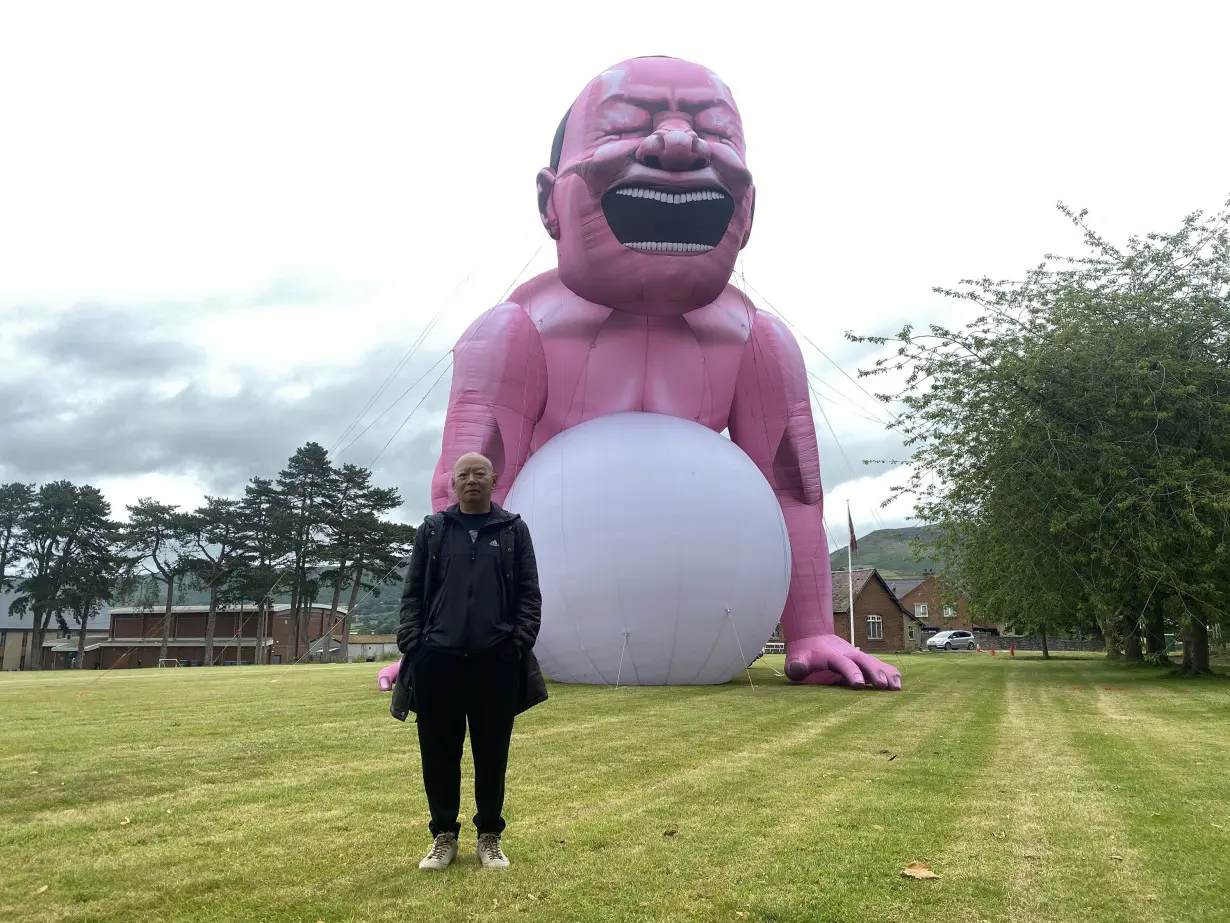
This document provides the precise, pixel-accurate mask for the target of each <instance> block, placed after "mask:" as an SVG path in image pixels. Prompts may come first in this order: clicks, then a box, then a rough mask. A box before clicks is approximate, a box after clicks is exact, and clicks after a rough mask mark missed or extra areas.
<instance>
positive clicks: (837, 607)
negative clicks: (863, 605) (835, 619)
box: [833, 567, 876, 613]
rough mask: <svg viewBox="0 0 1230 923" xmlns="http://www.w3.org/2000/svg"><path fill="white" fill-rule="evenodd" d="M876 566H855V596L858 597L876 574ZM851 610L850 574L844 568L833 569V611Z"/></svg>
mask: <svg viewBox="0 0 1230 923" xmlns="http://www.w3.org/2000/svg"><path fill="white" fill-rule="evenodd" d="M875 572H876V571H875V568H874V567H856V568H854V598H855V599H858V597H859V595H860V594H861V593H862V592H863V590H864V589H866V587H867V581H869V580H870V579H871V578H872V577H873V576H874V575H875ZM849 611H850V575H849V574H848V573H847V572H846V571H844V570H835V571H833V612H835V613H836V612H849Z"/></svg>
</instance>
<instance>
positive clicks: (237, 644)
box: [43, 605, 346, 670]
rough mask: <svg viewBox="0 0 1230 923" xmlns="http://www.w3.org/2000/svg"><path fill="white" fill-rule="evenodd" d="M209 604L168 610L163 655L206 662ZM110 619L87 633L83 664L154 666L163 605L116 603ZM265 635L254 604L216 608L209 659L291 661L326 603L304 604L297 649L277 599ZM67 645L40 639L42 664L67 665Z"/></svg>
mask: <svg viewBox="0 0 1230 923" xmlns="http://www.w3.org/2000/svg"><path fill="white" fill-rule="evenodd" d="M208 616H209V606H202V605H198V606H174V607H173V608H172V610H171V630H170V640H169V642H168V645H167V659H169V660H175V661H178V662H179V664H180V665H181V666H204V665H205V642H206V638H205V622H206V619H207V618H208ZM110 617H111V624H110V628H109V630H108V632H107V633H106V634H105V635H103V636H96V637H87V639H86V641H87V643H86V647H85V659H84V660H83V669H86V670H90V669H104V670H109V669H112V668H131V667H156V666H158V655H159V653H160V649H161V647H162V628H163V624H162V623H163V618H164V610H162V609H147V608H115V609H112V610H111V612H110ZM265 621H266V623H267V624H266V626H265V631H264V637H260V636H259V632H260V629H261V625H260V618H259V615H258V613H257V611H256V607H255V606H244V607H243V608H241V609H227V610H219V611H218V613H217V614H216V616H215V624H214V650H213V660H212V663H213V664H215V665H231V664H236V663H241V664H251V663H262V664H276V663H293V662H294V661H295V660H297V659H298V658H299V657H302V656H303V655H304V654H305V653H307V651H308V648H309V646H310V645H311V644H312V643H313V642H315V641H317V640H319V639H320V638H323V637H324V635H325V630H326V628H327V627H328V624H329V607H328V606H324V605H313V606H311V607H309V608H308V609H307V612H306V619H305V621H306V623H307V637H306V638H304V639H302V640H301V642H300V644H299V649H298V651H297V652H296V651H295V650H294V625H293V623H292V621H291V611H290V606H289V605H275V606H273V607H272V610H271V611H270V612H269V613H268V614H267V615H266V619H265ZM345 621H346V610H345V608H344V607H343V608H342V609H340V610H339V612H338V619H337V621H336V623H335V624H334V626H333V637H334V638H335V639H338V640H337V642H335V645H334V646H335V647H338V646H340V641H341V639H342V637H343V635H344V633H345V627H346V626H345ZM68 646H70V645H69V644H67V643H65V642H61V643H60V645H59V646H58V647H54V648H53V647H52V646H51V645H50V644H45V645H44V648H45V650H44V657H43V666H44V668H45V669H56V668H63V667H65V666H68V665H71V662H72V660H71V657H70V654H69V651H67V650H65V649H64V648H66V647H68ZM76 650H77V646H76V642H75V638H74V639H73V640H72V643H71V656H75V654H76Z"/></svg>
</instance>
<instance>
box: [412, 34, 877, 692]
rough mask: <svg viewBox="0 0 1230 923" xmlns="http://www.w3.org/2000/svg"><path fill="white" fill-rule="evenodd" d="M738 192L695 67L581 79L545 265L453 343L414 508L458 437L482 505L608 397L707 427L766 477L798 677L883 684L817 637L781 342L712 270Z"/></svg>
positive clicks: (821, 585) (817, 613)
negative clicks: (774, 504)
mask: <svg viewBox="0 0 1230 923" xmlns="http://www.w3.org/2000/svg"><path fill="white" fill-rule="evenodd" d="M755 199H756V192H755V188H754V187H753V185H752V176H751V173H749V172H748V168H747V165H746V163H745V161H744V140H743V126H742V123H741V121H740V117H739V110H738V109H737V108H736V106H735V102H734V98H733V97H732V96H731V92H730V90H729V88H727V86H726V85H725V84H724V83H723V82H722V81H721V80H719V79H718V78H717V77H716V76H715V75H714V74H713V73H712V72H710V71H709V70H707V69H706V68H704V67H701V66H699V65H696V64H691V63H689V62H686V61H681V60H678V59H675V58H664V57H654V58H636V59H634V60H630V61H625V62H623V63H622V64H618V65H616V66H615V67H612V68H610V69H609V70H607V71H604V72H603V73H601V74H599V75H598V76H597V77H596V78H594V79H593V80H592V81H591V82H590V83H589V85H588V86H587V87H586V88H585V90H584V91H583V92H582V93H581V95H580V96H579V97H578V98H577V100H576V102H575V103H574V104H573V106H572V108H571V109H570V110H569V112H568V114H567V115H566V116H565V118H564V121H563V123H561V125H560V129H559V132H558V134H557V136H556V139H555V144H554V146H553V150H552V162H551V166H550V167H549V168H546V169H543V170H542V171H540V172H539V174H538V210H539V213H540V214H541V216H542V223H543V226H544V227H545V228H546V230H547V233H548V234H550V235H551V237H552V238H554V239H555V241H556V242H557V253H558V269H556V270H552V271H551V272H546V273H543V274H542V275H540V276H537V277H536V278H534V279H532V280H530V281H529V282H527V283H525V284H524V285H522V286H521V287H519V288H518V289H517V290H516V291H515V292H513V294H512V297H511V299H510V300H509V301H507V302H505V303H503V304H499V305H496V306H495V307H494V308H492V309H491V310H490V311H488V312H487V313H486V314H484V315H483V316H482V317H480V318H479V319H478V320H476V321H475V322H474V323H473V324H472V325H471V326H470V328H469V329H468V330H467V331H466V332H465V333H464V334H463V335H462V337H461V339H460V340H459V341H458V343H457V346H456V347H455V348H454V352H453V355H454V367H453V382H452V391H451V394H450V397H449V407H448V415H447V418H446V421H445V425H444V442H443V451H442V453H441V456H440V460H439V463H438V465H437V466H436V470H435V475H434V478H433V481H432V506H433V508H434V509H436V510H441V509H443V508H445V507H446V506H448V505H449V504H450V503H452V502H454V500H455V498H454V497H453V496H452V495H451V485H450V473H451V471H452V467H453V463H454V462H455V461H456V459H457V458H458V457H460V456H461V455H462V454H464V453H466V452H481V453H483V454H484V455H486V456H487V457H488V458H490V459H491V460H492V462H493V464H494V466H495V468H496V471H497V472H498V473H499V475H500V479H499V486H498V489H497V491H496V495H495V499H496V501H497V502H499V501H502V500H503V498H504V497H505V495H506V494H507V492H508V490H509V488H510V487H511V486H512V485H513V483H514V481H515V480H516V478H517V474H518V472H520V471H521V469H522V467H523V466H524V465H525V463H526V461H527V460H528V459H529V457H530V456H531V454H533V453H534V452H535V451H536V450H537V449H539V448H541V447H542V446H543V445H544V444H545V443H546V442H547V441H548V440H549V439H551V438H552V437H553V436H555V435H556V434H558V433H560V432H562V431H563V430H566V429H568V428H570V427H573V426H576V425H577V424H579V423H582V422H584V421H586V420H590V419H593V418H595V417H600V416H604V415H606V414H613V413H618V412H621V411H646V412H651V413H658V414H669V415H672V416H677V417H682V418H684V419H686V420H692V421H695V422H697V423H700V424H702V425H704V426H707V427H709V428H710V429H712V430H714V431H716V432H721V431H722V430H724V429H729V434H730V438H731V440H732V441H733V442H734V443H735V444H736V445H738V446H739V447H740V448H742V449H743V451H744V452H746V453H747V455H748V456H749V457H750V458H751V459H752V460H753V461H754V462H755V463H756V465H757V466H758V467H759V468H760V470H761V472H763V474H764V476H765V478H767V479H768V481H769V484H770V485H771V486H772V488H773V490H774V491H775V493H776V495H777V497H778V499H779V501H780V503H781V507H782V512H783V514H784V516H785V521H786V527H787V529H788V531H789V534H790V546H791V554H792V559H793V564H792V572H791V581H790V589H789V595H788V597H787V601H786V606H785V611H784V612H783V614H782V619H781V623H782V629H783V632H784V634H785V636H786V675H787V676H788V677H789V678H790V679H791V680H793V681H795V682H798V683H818V684H845V685H849V686H854V687H865V686H874V687H875V688H879V689H900V688H901V675H900V673H899V672H898V671H897V670H896V669H895V668H893V667H891V666H889V665H887V664H885V663H882V662H881V661H879V660H877V659H876V658H875V657H872V656H871V655H869V654H866V653H862V652H860V651H858V650H856V649H855V648H854V647H852V646H851V645H850V644H849V643H848V642H846V641H844V640H842V639H841V638H839V637H837V635H835V634H834V633H833V610H832V592H831V573H830V570H829V554H828V542H827V540H826V538H825V531H824V520H823V518H822V515H821V511H822V508H823V503H824V494H823V490H822V488H821V485H820V464H819V455H818V452H817V448H816V432H815V423H814V420H813V418H812V410H811V404H810V401H809V395H808V389H807V385H806V368H805V367H804V364H803V356H802V354H801V353H800V351H799V347H798V344H797V343H796V342H795V340H794V338H793V337H792V336H791V334H790V333H789V332H788V331H787V329H786V328H785V327H784V326H783V325H782V323H781V322H780V321H778V320H777V318H775V317H773V316H772V315H770V314H766V313H764V312H762V311H759V310H757V309H756V308H755V307H754V306H753V305H752V304H751V303H750V302H749V301H748V299H747V296H746V295H744V294H743V293H742V292H741V291H740V290H739V289H737V288H735V287H733V286H732V285H730V284H729V282H730V276H731V272H732V271H733V269H734V265H735V260H736V258H737V257H738V254H739V251H740V250H741V249H742V248H743V247H744V246H745V245H746V244H747V242H748V238H749V236H750V234H751V230H752V214H753V211H754V205H755Z"/></svg>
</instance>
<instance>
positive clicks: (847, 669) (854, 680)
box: [828, 654, 867, 689]
mask: <svg viewBox="0 0 1230 923" xmlns="http://www.w3.org/2000/svg"><path fill="white" fill-rule="evenodd" d="M828 667H829V669H830V670H832V671H833V672H834V673H838V674H840V675H841V678H842V680H844V681H845V683H846V685H848V686H851V687H853V688H854V689H862V688H863V687H864V686H865V685H867V681H866V680H865V679H864V678H863V671H862V670H860V669H859V668H858V666H857V665H856V664H855V663H854V661H853V660H851V659H850V658H849V657H846V656H844V655H842V654H834V655H833V656H832V657H830V658H829V663H828Z"/></svg>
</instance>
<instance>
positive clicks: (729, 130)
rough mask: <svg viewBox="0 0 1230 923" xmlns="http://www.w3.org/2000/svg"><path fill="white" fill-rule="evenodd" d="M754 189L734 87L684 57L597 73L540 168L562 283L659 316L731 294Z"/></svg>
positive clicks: (541, 205) (541, 204) (543, 205)
mask: <svg viewBox="0 0 1230 923" xmlns="http://www.w3.org/2000/svg"><path fill="white" fill-rule="evenodd" d="M755 196H756V193H755V189H754V188H753V186H752V175H751V173H749V172H748V169H747V166H746V165H745V163H744V148H743V125H742V122H741V120H740V118H739V110H738V109H737V108H736V107H735V101H734V99H733V97H732V96H731V94H730V90H729V89H728V88H727V86H726V84H724V83H722V81H721V80H719V79H718V78H717V76H716V75H714V74H713V73H712V72H711V71H709V70H707V69H706V68H704V67H701V66H700V65H698V64H691V63H689V62H687V61H681V60H679V59H678V58H634V59H633V60H631V61H625V62H623V63H622V64H617V65H616V66H615V67H612V68H610V69H609V70H606V71H604V72H603V73H601V74H599V75H598V76H597V77H595V78H594V79H593V80H592V81H590V83H589V85H588V86H587V87H586V88H585V90H584V91H583V92H582V93H581V95H580V96H579V97H577V100H576V102H575V103H573V105H572V108H571V109H570V110H569V111H568V114H567V115H565V116H564V120H563V122H562V123H561V124H560V128H559V132H558V133H557V134H556V138H555V144H554V145H553V148H552V151H551V166H550V167H549V168H548V169H544V170H542V171H541V172H539V174H538V210H539V212H540V213H541V215H542V222H543V225H544V226H545V227H546V229H547V232H548V233H549V234H550V235H551V236H552V237H553V238H555V240H556V241H557V242H558V243H557V251H558V257H559V275H560V279H561V280H562V281H563V283H564V284H565V285H566V286H568V288H569V289H571V290H572V291H573V292H575V293H576V294H578V295H580V296H581V297H582V298H585V299H586V300H588V301H592V302H595V303H597V304H604V305H607V306H609V307H612V308H616V309H619V310H624V311H630V312H633V313H637V314H651V315H656V316H669V315H677V314H684V313H686V312H688V311H691V310H693V309H694V308H698V307H701V306H703V305H706V304H709V303H710V302H712V301H713V300H714V299H716V298H717V297H718V295H720V294H721V292H722V290H723V289H724V288H725V286H726V283H727V282H728V281H729V280H730V274H731V272H732V271H733V270H734V266H735V260H736V259H737V258H738V255H739V251H740V250H741V249H742V248H743V246H744V245H745V244H746V243H747V241H748V237H749V235H750V234H751V230H752V212H753V208H754V203H755Z"/></svg>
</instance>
